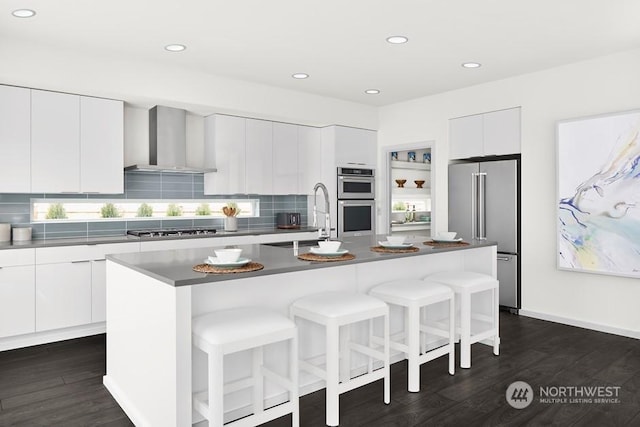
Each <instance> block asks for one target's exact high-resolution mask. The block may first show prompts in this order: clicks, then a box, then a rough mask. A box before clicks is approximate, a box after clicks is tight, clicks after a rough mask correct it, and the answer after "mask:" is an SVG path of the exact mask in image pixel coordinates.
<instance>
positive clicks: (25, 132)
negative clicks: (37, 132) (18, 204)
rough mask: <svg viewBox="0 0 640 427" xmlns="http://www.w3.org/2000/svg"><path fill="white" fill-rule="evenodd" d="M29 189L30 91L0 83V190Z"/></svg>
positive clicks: (23, 191) (18, 191) (5, 191)
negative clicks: (0, 84)
mask: <svg viewBox="0 0 640 427" xmlns="http://www.w3.org/2000/svg"><path fill="white" fill-rule="evenodd" d="M30 192H31V90H30V89H26V88H21V87H13V86H0V193H30Z"/></svg>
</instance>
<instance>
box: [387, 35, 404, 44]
mask: <svg viewBox="0 0 640 427" xmlns="http://www.w3.org/2000/svg"><path fill="white" fill-rule="evenodd" d="M387 41H388V42H389V43H391V44H402V43H406V42H408V41H409V39H408V38H406V37H405V36H391V37H387Z"/></svg>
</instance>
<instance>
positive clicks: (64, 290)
mask: <svg viewBox="0 0 640 427" xmlns="http://www.w3.org/2000/svg"><path fill="white" fill-rule="evenodd" d="M88 323H91V263H90V261H79V262H68V263H60V264H44V265H36V331H38V332H39V331H47V330H50V329H58V328H67V327H69V326H77V325H84V324H88Z"/></svg>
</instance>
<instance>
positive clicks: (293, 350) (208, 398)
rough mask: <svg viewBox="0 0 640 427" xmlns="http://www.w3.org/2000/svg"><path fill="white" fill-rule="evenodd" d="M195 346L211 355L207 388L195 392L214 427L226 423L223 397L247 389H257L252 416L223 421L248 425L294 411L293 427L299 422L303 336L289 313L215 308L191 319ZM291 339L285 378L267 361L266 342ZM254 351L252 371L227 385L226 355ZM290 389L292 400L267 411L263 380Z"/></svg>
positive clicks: (199, 408) (199, 409) (200, 409)
mask: <svg viewBox="0 0 640 427" xmlns="http://www.w3.org/2000/svg"><path fill="white" fill-rule="evenodd" d="M192 332H193V333H192V335H193V345H194V346H195V347H196V348H198V349H200V350H202V351H204V352H205V353H207V355H208V361H209V376H208V384H209V388H208V390H207V391H204V392H200V393H194V396H193V407H194V409H195V410H196V411H197V412H198V413H199V414H201V415H202V416H203V417H205V418H206V419H207V420H208V421H209V426H210V427H222V426H223V424H224V402H223V401H224V395H225V393H231V392H234V391H238V390H242V389H245V388H250V387H251V388H252V389H253V414H252V415H249V416H247V417H244V418H240V419H239V420H236V421H233V422H230V423H228V424H224V425H225V426H226V427H231V426H233V427H249V426H256V425H258V424H262V423H265V422H267V421H270V420H273V419H276V418H279V417H281V416H283V415H286V414H289V413H291V414H292V418H293V422H292V425H293V426H294V427H297V426H298V425H299V422H300V421H299V410H298V341H297V340H298V337H297V328H296V325H295V324H294V323H293V322H292V321H291V320H290V319H289V318H287V317H286V316H283V315H281V314H279V313H276V312H273V311H270V310H265V309H262V308H258V307H242V308H236V309H230V310H221V311H215V312H212V313H208V314H204V315H202V316H198V317H195V318H194V319H193V320H192ZM281 341H289V374H288V377H284V376H282V375H280V374H278V373H276V372H274V371H272V370H270V369H269V368H267V367H266V366H264V365H263V346H265V345H267V344H272V343H276V342H281ZM250 349H251V350H252V353H253V356H252V374H251V376H250V377H248V378H244V379H240V380H238V381H234V382H231V383H228V384H224V380H223V373H224V363H223V362H224V356H225V355H227V354H230V353H236V352H239V351H243V350H250ZM265 379H266V380H269V381H271V382H273V383H276V384H278V385H280V386H281V387H283V388H285V389H286V390H287V391H288V393H289V401H288V402H285V403H282V404H280V405H277V406H274V407H272V408H269V409H264V382H265Z"/></svg>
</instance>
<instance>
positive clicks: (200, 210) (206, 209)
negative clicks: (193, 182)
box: [196, 203, 211, 216]
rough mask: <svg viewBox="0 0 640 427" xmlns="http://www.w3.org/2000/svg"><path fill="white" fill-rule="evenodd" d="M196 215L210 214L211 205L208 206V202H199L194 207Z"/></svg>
mask: <svg viewBox="0 0 640 427" xmlns="http://www.w3.org/2000/svg"><path fill="white" fill-rule="evenodd" d="M196 215H198V216H208V215H211V207H210V206H209V203H201V204H200V205H199V206H198V207H197V208H196Z"/></svg>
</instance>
